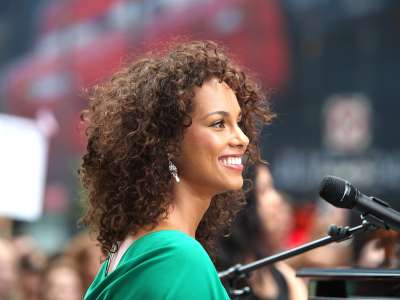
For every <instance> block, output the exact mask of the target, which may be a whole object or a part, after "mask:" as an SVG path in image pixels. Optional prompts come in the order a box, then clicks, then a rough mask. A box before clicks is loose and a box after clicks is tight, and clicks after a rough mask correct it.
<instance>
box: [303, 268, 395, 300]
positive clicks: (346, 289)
mask: <svg viewBox="0 0 400 300" xmlns="http://www.w3.org/2000/svg"><path fill="white" fill-rule="evenodd" d="M296 276H298V277H301V278H305V279H308V280H309V283H308V293H309V298H308V299H309V300H328V299H330V300H333V299H334V300H339V299H346V300H348V299H351V300H367V299H368V300H371V299H375V300H378V299H379V300H389V299H390V300H393V299H400V270H397V269H396V270H393V269H317V268H303V269H300V270H299V271H297V273H296Z"/></svg>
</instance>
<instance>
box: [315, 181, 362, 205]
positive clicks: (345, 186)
mask: <svg viewBox="0 0 400 300" xmlns="http://www.w3.org/2000/svg"><path fill="white" fill-rule="evenodd" d="M319 195H320V196H321V197H322V198H323V199H325V200H326V201H328V202H329V203H331V204H332V205H333V206H336V207H341V208H353V207H354V205H355V196H356V189H355V188H354V187H353V186H352V185H351V184H350V183H349V182H347V181H346V180H344V179H342V178H339V177H335V176H325V177H324V178H323V179H322V181H321V185H320V188H319Z"/></svg>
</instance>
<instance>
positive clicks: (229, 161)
mask: <svg viewBox="0 0 400 300" xmlns="http://www.w3.org/2000/svg"><path fill="white" fill-rule="evenodd" d="M219 161H220V162H221V164H222V165H223V166H224V167H225V168H229V169H232V170H235V171H242V170H243V164H242V156H241V155H224V156H222V157H220V158H219Z"/></svg>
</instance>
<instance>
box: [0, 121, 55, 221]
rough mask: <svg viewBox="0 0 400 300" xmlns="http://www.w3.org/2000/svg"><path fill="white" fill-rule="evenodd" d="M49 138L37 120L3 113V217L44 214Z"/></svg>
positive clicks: (0, 188) (0, 204) (0, 187)
mask: <svg viewBox="0 0 400 300" xmlns="http://www.w3.org/2000/svg"><path fill="white" fill-rule="evenodd" d="M47 152H48V141H47V138H46V136H45V134H44V133H43V131H42V130H40V127H39V126H38V124H37V123H36V121H35V120H30V119H25V118H20V117H15V116H10V115H5V114H0V216H2V217H7V218H12V219H18V220H24V221H34V220H36V219H38V218H39V217H40V216H41V214H42V207H43V198H44V188H45V182H46V168H47Z"/></svg>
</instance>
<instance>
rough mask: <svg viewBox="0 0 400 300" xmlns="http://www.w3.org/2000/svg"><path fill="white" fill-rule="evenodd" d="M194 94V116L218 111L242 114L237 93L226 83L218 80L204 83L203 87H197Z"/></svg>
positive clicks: (214, 79)
mask: <svg viewBox="0 0 400 300" xmlns="http://www.w3.org/2000/svg"><path fill="white" fill-rule="evenodd" d="M194 92H195V97H194V103H193V104H194V112H193V114H194V115H199V114H200V115H201V114H206V113H208V112H210V111H216V110H223V111H227V112H231V113H238V112H240V106H239V103H238V101H237V98H236V95H235V92H234V91H233V90H232V89H231V88H230V87H229V86H228V85H227V84H226V83H225V82H219V80H218V79H216V78H213V79H210V80H208V81H206V82H204V83H203V85H202V86H201V87H196V88H195V90H194Z"/></svg>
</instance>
